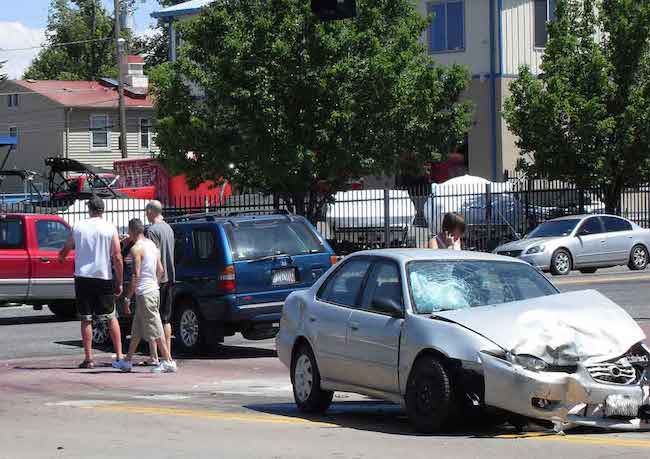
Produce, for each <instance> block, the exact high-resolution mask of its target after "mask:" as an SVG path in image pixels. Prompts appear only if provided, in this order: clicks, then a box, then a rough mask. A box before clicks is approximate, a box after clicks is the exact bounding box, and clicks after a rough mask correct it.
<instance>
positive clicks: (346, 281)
mask: <svg viewBox="0 0 650 459" xmlns="http://www.w3.org/2000/svg"><path fill="white" fill-rule="evenodd" d="M369 266H370V262H369V261H368V260H350V261H348V262H346V263H345V264H344V265H343V266H341V267H340V268H339V269H338V270H336V271H335V272H334V274H332V275H331V276H330V278H329V279H328V280H327V281H326V282H325V285H324V286H323V288H321V290H320V292H319V293H318V298H319V299H320V300H323V301H327V302H330V303H335V304H342V305H345V306H353V307H354V306H356V303H357V299H358V298H359V292H360V291H361V286H362V284H363V279H364V278H365V277H366V272H367V271H368V267H369Z"/></svg>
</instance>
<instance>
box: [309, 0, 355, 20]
mask: <svg viewBox="0 0 650 459" xmlns="http://www.w3.org/2000/svg"><path fill="white" fill-rule="evenodd" d="M311 10H312V12H313V13H314V14H315V15H316V16H318V17H319V19H320V20H321V21H336V20H338V19H348V18H353V17H355V16H356V15H357V4H356V1H355V0H311Z"/></svg>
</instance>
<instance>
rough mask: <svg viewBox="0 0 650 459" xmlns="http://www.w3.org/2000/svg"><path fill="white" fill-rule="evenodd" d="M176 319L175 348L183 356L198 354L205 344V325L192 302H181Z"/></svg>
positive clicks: (177, 308) (176, 312)
mask: <svg viewBox="0 0 650 459" xmlns="http://www.w3.org/2000/svg"><path fill="white" fill-rule="evenodd" d="M174 309H175V310H176V311H175V319H174V336H175V337H176V340H175V341H174V345H175V347H176V348H177V349H178V350H179V351H180V352H181V353H183V354H197V353H199V351H200V350H201V348H202V346H203V342H204V335H205V323H204V321H203V320H202V319H201V315H200V313H199V311H198V310H197V308H196V307H195V306H194V304H193V303H192V302H191V301H181V302H180V303H179V304H178V306H177V307H176V308H174Z"/></svg>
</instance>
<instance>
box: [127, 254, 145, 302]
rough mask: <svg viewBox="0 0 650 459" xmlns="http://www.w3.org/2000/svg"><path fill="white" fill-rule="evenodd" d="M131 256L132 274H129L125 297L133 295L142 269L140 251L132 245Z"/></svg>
mask: <svg viewBox="0 0 650 459" xmlns="http://www.w3.org/2000/svg"><path fill="white" fill-rule="evenodd" d="M131 257H132V258H133V274H132V276H131V282H130V283H129V286H128V287H127V289H126V295H125V297H126V298H132V297H133V295H134V294H135V288H136V286H137V285H138V281H139V280H140V271H141V269H142V251H141V250H140V249H139V248H138V247H136V246H133V247H132V248H131Z"/></svg>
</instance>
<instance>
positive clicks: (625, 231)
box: [602, 216, 634, 264]
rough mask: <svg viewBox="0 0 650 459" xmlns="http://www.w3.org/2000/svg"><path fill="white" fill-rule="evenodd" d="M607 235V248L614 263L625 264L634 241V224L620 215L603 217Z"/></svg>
mask: <svg viewBox="0 0 650 459" xmlns="http://www.w3.org/2000/svg"><path fill="white" fill-rule="evenodd" d="M602 220H603V223H604V224H605V233H606V235H607V248H608V252H609V253H610V255H611V260H612V262H613V263H617V264H624V263H626V262H627V261H628V259H629V258H630V251H631V250H632V244H633V243H634V236H633V234H632V224H630V222H628V221H627V220H624V219H622V218H619V217H613V216H607V217H602Z"/></svg>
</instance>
